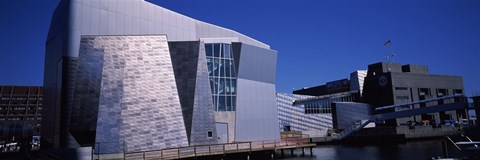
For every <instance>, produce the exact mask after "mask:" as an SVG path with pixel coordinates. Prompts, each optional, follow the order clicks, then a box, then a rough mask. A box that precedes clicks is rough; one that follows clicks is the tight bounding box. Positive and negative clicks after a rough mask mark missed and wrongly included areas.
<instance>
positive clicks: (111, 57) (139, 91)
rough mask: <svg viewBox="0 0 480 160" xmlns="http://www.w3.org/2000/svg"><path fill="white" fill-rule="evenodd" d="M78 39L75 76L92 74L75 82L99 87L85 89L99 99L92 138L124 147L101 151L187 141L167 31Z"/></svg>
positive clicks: (173, 144)
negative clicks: (90, 89) (122, 143)
mask: <svg viewBox="0 0 480 160" xmlns="http://www.w3.org/2000/svg"><path fill="white" fill-rule="evenodd" d="M81 44H82V45H81V48H80V57H79V65H80V68H79V72H78V77H88V78H91V79H92V80H91V81H86V82H82V81H81V80H82V79H78V80H79V81H78V82H77V87H82V88H90V87H92V88H94V89H95V88H98V89H99V92H95V91H94V92H88V93H87V94H86V95H88V96H90V97H89V98H92V99H95V98H97V99H98V104H99V105H98V119H97V125H96V136H95V138H96V139H95V141H96V142H118V141H124V142H125V144H124V146H125V147H126V148H125V149H123V148H122V147H123V146H121V145H107V146H103V147H102V148H100V151H99V152H100V153H104V152H112V151H118V150H122V149H123V150H124V151H143V150H152V149H161V148H170V147H179V146H186V145H188V141H187V136H186V132H185V125H184V123H183V116H182V113H181V107H180V101H179V98H178V93H177V87H176V84H175V77H174V74H173V67H172V61H171V58H170V53H169V50H168V43H167V39H166V36H84V37H83V38H82V43H81ZM97 78H98V79H97ZM99 80H100V81H99ZM89 82H91V83H89ZM98 83H100V86H98ZM92 85H93V86H92ZM75 95H78V94H75ZM97 96H98V97H97ZM81 99H82V100H87V99H88V98H87V97H82V98H81ZM77 102H78V101H77ZM93 106H95V105H93ZM84 116H85V117H88V116H89V115H84Z"/></svg>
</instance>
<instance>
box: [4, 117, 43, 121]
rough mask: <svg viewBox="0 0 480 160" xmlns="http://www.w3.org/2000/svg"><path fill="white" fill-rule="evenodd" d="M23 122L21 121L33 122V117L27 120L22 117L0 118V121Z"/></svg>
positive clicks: (38, 118)
mask: <svg viewBox="0 0 480 160" xmlns="http://www.w3.org/2000/svg"><path fill="white" fill-rule="evenodd" d="M5 120H7V121H23V120H27V121H33V120H35V118H34V117H27V118H24V117H9V118H3V117H1V118H0V121H5ZM37 120H42V117H37Z"/></svg>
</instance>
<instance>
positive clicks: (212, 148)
mask: <svg viewBox="0 0 480 160" xmlns="http://www.w3.org/2000/svg"><path fill="white" fill-rule="evenodd" d="M305 144H310V138H309V137H308V136H305V135H300V136H299V135H290V136H289V135H286V136H285V137H282V138H281V139H280V140H263V141H252V142H233V143H223V144H207V145H194V146H186V147H178V148H167V149H160V150H151V151H139V152H128V153H124V156H123V157H124V159H143V160H146V159H179V158H187V157H198V156H207V155H219V154H226V153H239V152H252V151H261V150H268V149H277V148H280V147H287V146H288V147H290V146H299V145H305Z"/></svg>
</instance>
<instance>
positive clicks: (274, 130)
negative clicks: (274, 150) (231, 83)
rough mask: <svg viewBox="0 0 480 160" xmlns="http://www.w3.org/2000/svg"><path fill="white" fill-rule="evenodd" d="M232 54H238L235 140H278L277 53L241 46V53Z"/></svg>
mask: <svg viewBox="0 0 480 160" xmlns="http://www.w3.org/2000/svg"><path fill="white" fill-rule="evenodd" d="M234 54H240V56H239V63H240V64H239V67H238V80H237V82H238V84H237V91H238V92H237V111H236V124H235V127H236V129H235V140H236V141H242V140H268V139H279V138H280V130H279V128H278V114H277V107H276V98H275V94H276V93H275V92H276V90H275V69H276V60H277V53H276V52H275V51H273V50H267V49H263V48H258V47H254V46H250V45H245V44H242V47H241V52H240V53H234ZM234 56H235V55H234Z"/></svg>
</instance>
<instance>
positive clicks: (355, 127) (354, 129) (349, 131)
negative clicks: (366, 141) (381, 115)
mask: <svg viewBox="0 0 480 160" xmlns="http://www.w3.org/2000/svg"><path fill="white" fill-rule="evenodd" d="M370 122H373V121H372V120H370V119H364V120H359V121H358V122H357V123H355V124H353V125H351V126H350V127H348V128H347V129H345V130H343V131H342V132H340V133H339V134H338V136H336V137H334V138H333V139H334V140H342V139H344V138H346V137H348V136H349V135H351V134H352V133H355V132H357V131H359V130H361V129H362V128H363V127H365V126H366V125H368V124H369V123H370Z"/></svg>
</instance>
